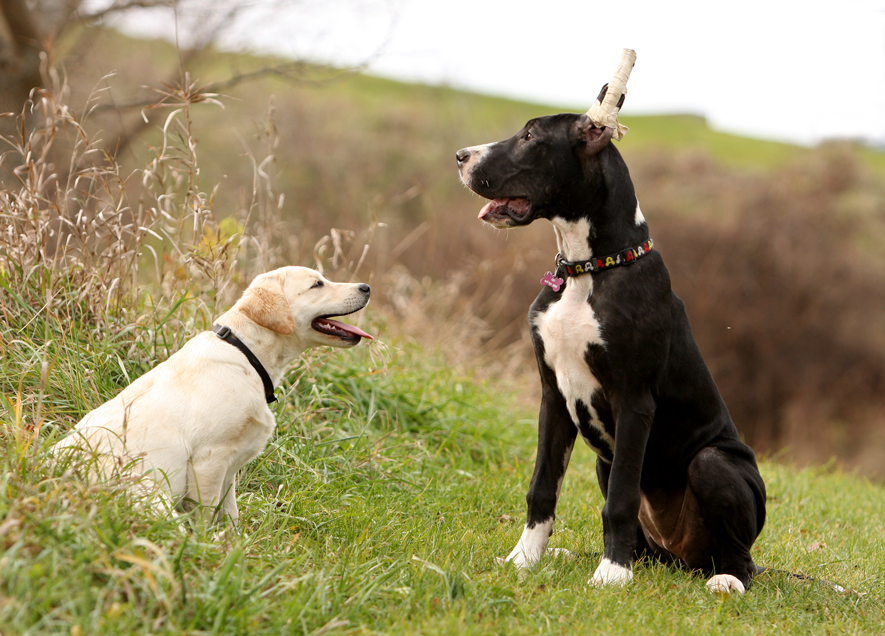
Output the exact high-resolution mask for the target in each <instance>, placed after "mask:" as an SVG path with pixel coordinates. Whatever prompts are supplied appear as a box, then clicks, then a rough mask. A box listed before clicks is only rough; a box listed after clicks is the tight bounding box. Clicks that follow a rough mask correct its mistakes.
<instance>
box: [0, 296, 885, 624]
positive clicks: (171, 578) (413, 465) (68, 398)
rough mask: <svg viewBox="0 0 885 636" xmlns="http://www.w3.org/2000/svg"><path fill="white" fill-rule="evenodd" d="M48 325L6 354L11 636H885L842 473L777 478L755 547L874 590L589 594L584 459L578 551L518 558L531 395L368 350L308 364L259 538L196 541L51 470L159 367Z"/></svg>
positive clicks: (593, 522)
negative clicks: (508, 558) (519, 563)
mask: <svg viewBox="0 0 885 636" xmlns="http://www.w3.org/2000/svg"><path fill="white" fill-rule="evenodd" d="M5 298H7V299H8V296H7V297H5ZM4 303H6V301H4ZM4 309H5V312H6V315H7V316H9V315H10V312H11V309H14V305H10V304H5V305H4ZM13 313H14V312H13ZM29 329H30V331H27V330H26V331H23V332H21V333H20V334H19V336H18V339H17V340H16V342H12V340H11V339H6V338H5V337H4V356H3V364H2V369H0V371H2V375H0V378H2V381H3V383H4V394H5V395H6V398H7V399H6V400H5V401H4V412H3V413H2V423H3V426H2V436H3V444H4V448H5V449H6V452H5V454H4V457H3V465H2V471H0V472H2V476H0V633H2V634H4V635H5V636H6V635H13V634H52V633H71V634H147V633H152V634H177V633H190V634H244V633H248V634H320V633H341V634H379V633H384V634H489V633H509V634H535V633H555V634H573V633H587V634H680V635H681V634H711V633H713V634H717V633H722V634H803V635H805V634H880V633H881V629H882V627H881V626H882V625H883V624H885V605H883V601H882V597H883V593H885V578H883V575H885V572H883V570H885V530H883V528H885V523H883V522H885V518H883V513H882V500H883V494H885V493H883V490H882V488H881V487H880V486H878V485H874V484H871V483H870V482H868V481H865V480H863V479H861V478H858V477H855V476H851V475H846V474H843V473H840V472H839V471H838V470H835V469H833V468H816V469H804V470H798V469H795V468H790V467H786V466H782V465H779V464H777V463H774V462H770V461H767V462H763V464H762V470H763V474H764V476H765V478H766V481H767V483H768V488H769V521H768V524H767V526H766V529H765V531H764V532H763V534H762V536H761V538H760V540H759V541H758V543H757V545H756V547H755V552H754V554H755V558H756V560H757V562H758V563H760V564H763V565H768V566H771V567H773V568H780V569H785V570H790V571H795V572H802V573H805V574H808V575H811V576H815V577H819V578H822V579H827V580H830V581H834V582H837V583H839V584H841V585H843V586H845V587H847V588H850V589H852V590H855V591H856V592H857V593H850V594H840V593H838V592H836V591H834V590H833V589H831V588H830V587H827V586H824V585H818V584H813V583H808V582H802V581H797V580H794V579H791V578H788V577H786V576H784V575H782V574H778V573H768V574H765V575H763V576H761V577H760V578H759V579H758V580H757V582H756V584H755V585H754V586H753V588H752V589H751V591H750V592H749V593H748V594H747V595H746V596H743V597H739V598H738V597H736V598H730V599H725V600H723V599H719V598H716V597H712V596H710V595H708V594H707V592H706V591H705V589H704V586H703V583H704V581H703V579H702V578H699V577H697V576H694V575H692V574H690V573H685V572H681V571H676V570H672V569H668V568H665V567H661V566H659V565H655V564H648V563H640V564H638V565H637V566H636V569H635V574H636V576H635V580H634V582H633V584H632V585H631V586H629V587H627V588H625V589H601V590H599V589H591V588H589V587H588V586H587V585H586V581H587V579H588V578H589V576H590V575H591V574H592V571H593V569H594V567H595V566H596V562H597V560H598V558H599V553H600V551H601V549H602V531H601V523H600V510H601V506H602V503H603V502H602V498H601V496H600V494H599V492H598V488H597V486H596V483H595V476H594V470H593V458H592V456H591V453H590V452H589V451H587V450H584V449H582V450H581V451H579V452H577V453H576V454H575V457H574V458H573V460H572V468H571V471H570V474H569V477H568V479H567V480H566V484H565V487H564V493H563V499H562V504H561V506H560V510H559V516H558V521H557V528H556V533H555V534H554V536H553V538H552V542H551V546H553V547H566V548H569V549H570V550H572V551H574V552H575V553H576V554H577V558H576V559H575V560H574V561H573V562H565V561H556V560H552V561H546V562H542V563H541V564H540V565H539V566H538V567H537V568H535V569H534V570H532V571H529V572H524V573H521V572H517V571H516V570H515V569H513V568H512V567H502V566H499V565H496V563H495V557H496V556H503V555H505V554H506V553H507V552H508V551H509V550H510V549H511V548H512V546H513V544H514V543H515V542H516V540H517V538H518V537H519V534H520V531H521V516H522V514H523V508H524V503H523V502H524V493H525V489H526V487H527V484H528V479H529V476H530V473H531V469H532V461H533V458H532V454H533V448H534V437H535V425H534V421H533V416H532V414H531V413H526V412H524V410H523V407H520V406H518V404H520V401H519V400H517V399H516V397H515V396H514V395H513V394H512V391H513V390H514V389H517V390H518V389H519V387H501V386H499V385H497V384H495V383H493V382H484V381H480V380H477V379H476V378H473V377H469V376H465V375H462V374H459V373H457V372H456V371H454V370H452V369H448V368H446V367H445V366H444V365H442V364H440V363H439V362H438V361H437V358H435V356H433V355H432V354H428V353H426V352H422V351H420V350H417V349H415V348H414V347H412V348H408V349H403V350H397V349H393V350H392V353H389V354H387V359H386V366H381V367H379V366H378V364H377V363H376V362H375V361H376V360H377V359H379V356H380V352H379V351H378V350H377V349H376V350H375V351H372V350H371V349H370V348H369V347H365V346H361V347H360V348H358V349H356V350H353V351H347V352H337V353H334V354H333V353H330V352H328V353H321V354H319V355H317V356H315V357H313V358H311V359H310V360H309V361H307V363H305V364H303V365H302V366H301V367H299V368H298V369H296V370H295V371H294V372H293V373H292V374H290V382H289V384H287V386H286V398H285V400H284V401H283V402H284V406H283V408H282V409H281V411H280V412H279V413H278V416H277V417H278V429H277V433H276V435H275V436H274V438H273V439H272V440H271V442H270V444H269V445H268V447H267V449H266V451H265V453H264V454H263V455H262V456H261V457H260V458H259V459H257V460H256V461H255V462H253V463H252V464H251V465H249V466H248V467H247V469H246V470H245V472H244V474H243V475H242V479H241V482H240V485H239V489H238V490H239V503H240V510H241V520H240V525H239V528H238V529H237V531H236V532H229V533H227V534H226V535H224V536H216V535H215V533H214V531H213V530H212V529H205V528H199V527H196V526H195V525H187V521H186V520H185V525H186V526H187V529H185V530H182V528H181V527H180V526H179V524H178V523H177V522H175V521H173V520H170V519H167V518H164V517H160V516H155V515H153V514H152V513H150V512H149V511H148V510H147V509H146V508H145V507H144V506H142V505H141V504H140V503H139V502H138V501H137V500H135V499H134V498H133V497H132V496H130V495H127V494H126V492H125V489H124V488H123V487H122V485H120V484H106V485H93V486H88V485H85V484H83V483H82V482H81V481H80V480H78V479H77V478H76V477H75V476H73V475H72V474H69V472H66V471H65V467H64V466H61V467H59V466H53V465H52V463H51V461H50V459H49V457H48V455H47V448H48V446H49V444H50V443H51V442H52V441H53V440H54V439H56V438H57V437H58V436H59V435H60V434H62V432H63V430H65V429H67V428H68V427H69V426H70V425H71V424H72V423H73V422H74V421H75V420H76V419H77V417H79V415H81V414H82V413H83V412H84V411H85V410H86V409H88V408H89V407H91V406H93V405H95V404H97V403H98V402H99V401H100V400H102V399H106V398H107V397H108V396H110V395H111V394H113V392H114V391H115V390H116V389H117V387H118V386H120V385H122V384H124V383H125V381H126V380H125V378H126V377H127V376H129V377H132V376H134V375H136V374H138V373H140V372H142V371H143V370H144V369H145V368H146V365H147V364H149V363H150V361H151V358H153V357H154V356H155V355H156V354H155V353H154V350H153V349H152V347H151V346H150V344H149V342H148V341H147V340H145V341H144V342H142V343H141V344H134V342H135V341H134V339H133V338H132V335H131V334H130V337H129V339H128V340H127V338H126V336H125V335H120V336H119V337H118V338H116V339H114V338H111V339H105V338H103V337H102V336H101V335H100V334H95V333H92V332H91V331H90V330H89V329H81V328H78V327H77V326H76V325H71V324H70V323H61V322H58V321H55V320H53V319H52V318H51V317H49V318H47V317H46V315H45V312H44V313H40V314H38V315H37V316H35V317H34V318H33V319H32V320H31V321H30V327H29ZM381 357H383V356H381ZM44 361H46V362H47V363H48V364H47V365H45V367H44V364H43V363H44ZM42 368H47V369H48V371H47V372H45V373H43V372H41V369H42ZM22 369H25V373H24V374H22V373H21V370H22ZM84 369H89V370H90V371H92V372H91V373H90V374H89V379H86V378H85V377H84ZM41 386H43V391H42V394H43V398H42V401H41V407H40V408H41V411H40V413H41V415H40V416H39V417H40V418H42V419H43V421H42V426H41V429H42V434H41V435H40V436H39V437H38V438H36V441H34V440H35V433H36V432H37V427H36V425H37V424H38V423H39V422H38V417H37V408H38V407H37V405H36V400H37V398H36V396H37V395H38V394H40V393H41V391H40V387H41ZM19 396H20V397H21V399H22V401H23V405H22V406H20V407H19V406H17V402H18V398H19Z"/></svg>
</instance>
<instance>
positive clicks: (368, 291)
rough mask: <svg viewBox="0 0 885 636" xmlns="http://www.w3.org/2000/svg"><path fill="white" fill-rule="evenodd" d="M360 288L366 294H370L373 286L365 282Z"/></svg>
mask: <svg viewBox="0 0 885 636" xmlns="http://www.w3.org/2000/svg"><path fill="white" fill-rule="evenodd" d="M359 290H360V291H361V292H363V293H364V294H365V295H366V296H368V295H369V294H370V293H371V291H372V288H371V287H369V286H368V285H366V284H365V283H360V286H359Z"/></svg>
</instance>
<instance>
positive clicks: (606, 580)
mask: <svg viewBox="0 0 885 636" xmlns="http://www.w3.org/2000/svg"><path fill="white" fill-rule="evenodd" d="M632 580H633V570H632V569H631V568H625V567H624V566H623V565H618V564H617V563H613V562H612V561H611V560H610V559H603V560H602V562H601V563H600V564H599V567H598V568H596V572H594V573H593V578H592V579H590V580H589V581H587V584H588V585H626V584H627V583H629V582H630V581H632Z"/></svg>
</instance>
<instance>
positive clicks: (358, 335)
mask: <svg viewBox="0 0 885 636" xmlns="http://www.w3.org/2000/svg"><path fill="white" fill-rule="evenodd" d="M310 327H311V329H313V330H314V331H316V332H317V333H319V334H320V335H321V336H324V337H321V338H319V339H318V340H319V341H320V342H321V343H322V344H325V345H330V346H332V347H354V346H356V345H358V344H359V343H360V340H362V339H363V338H368V339H369V340H372V339H373V338H372V336H370V335H369V334H367V333H366V332H365V331H363V330H362V329H360V328H359V327H355V326H354V325H348V324H346V323H343V322H339V321H337V320H330V319H329V317H328V316H319V317H317V318H314V319H313V320H312V321H311V323H310Z"/></svg>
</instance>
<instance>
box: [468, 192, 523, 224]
mask: <svg viewBox="0 0 885 636" xmlns="http://www.w3.org/2000/svg"><path fill="white" fill-rule="evenodd" d="M528 204H529V202H528V201H527V200H526V199H522V198H511V197H505V198H501V199H492V200H491V201H489V202H488V203H486V204H485V205H484V206H482V210H480V211H479V216H478V217H477V218H478V219H480V220H482V219H483V218H484V217H485V216H486V215H488V214H489V213H491V212H496V211H498V208H505V209H506V208H510V210H511V211H512V212H515V213H516V214H517V215H523V214H525V212H526V210H527V209H528ZM500 212H504V210H501V211H500Z"/></svg>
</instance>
